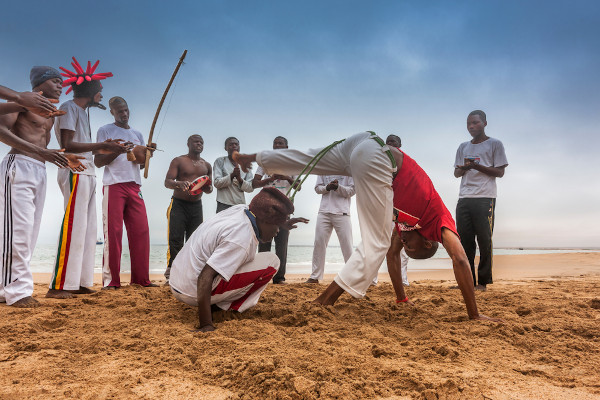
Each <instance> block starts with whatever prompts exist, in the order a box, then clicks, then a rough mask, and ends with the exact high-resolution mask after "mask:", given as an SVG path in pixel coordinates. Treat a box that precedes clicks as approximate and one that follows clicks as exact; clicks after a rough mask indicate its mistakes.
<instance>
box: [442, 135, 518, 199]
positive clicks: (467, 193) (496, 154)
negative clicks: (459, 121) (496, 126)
mask: <svg viewBox="0 0 600 400" xmlns="http://www.w3.org/2000/svg"><path fill="white" fill-rule="evenodd" d="M465 158H472V159H474V160H475V162H476V163H477V164H480V165H483V166H486V167H502V166H506V165H508V161H507V159H506V154H505V153H504V146H503V145H502V142H501V141H499V140H498V139H494V138H488V139H487V140H486V141H484V142H481V143H477V144H473V143H471V142H470V141H468V142H464V143H461V145H460V146H458V150H456V160H455V161H454V167H458V166H459V165H464V164H465ZM458 197H459V198H461V199H462V198H470V197H489V198H494V199H495V198H496V178H495V177H493V176H489V175H487V174H484V173H483V172H479V171H477V170H476V169H470V170H468V171H467V172H466V173H465V174H464V175H463V176H462V179H461V181H460V192H459V194H458Z"/></svg>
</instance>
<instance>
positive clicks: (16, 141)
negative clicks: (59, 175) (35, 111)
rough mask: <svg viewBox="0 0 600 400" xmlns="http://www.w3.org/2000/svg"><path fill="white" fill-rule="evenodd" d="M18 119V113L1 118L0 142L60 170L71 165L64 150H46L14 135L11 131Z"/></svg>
mask: <svg viewBox="0 0 600 400" xmlns="http://www.w3.org/2000/svg"><path fill="white" fill-rule="evenodd" d="M18 117H19V114H18V113H12V114H7V115H3V116H0V142H2V143H4V144H6V145H8V146H10V147H12V148H14V149H17V150H20V151H22V152H25V153H31V154H37V155H38V156H40V157H41V158H42V159H44V160H45V161H48V162H51V163H52V164H54V165H56V166H57V167H60V168H64V167H66V166H67V165H68V164H69V160H67V159H66V158H65V156H64V155H63V154H62V153H63V151H64V149H63V150H49V149H44V148H42V147H39V146H36V145H35V144H33V143H29V142H28V141H26V140H23V139H21V138H20V137H18V136H17V135H15V134H14V133H12V132H11V129H13V127H14V125H15V123H16V122H17V118H18Z"/></svg>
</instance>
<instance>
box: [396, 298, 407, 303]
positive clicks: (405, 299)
mask: <svg viewBox="0 0 600 400" xmlns="http://www.w3.org/2000/svg"><path fill="white" fill-rule="evenodd" d="M407 301H408V296H406V297H405V298H404V299H403V300H398V299H396V304H398V303H406V302H407Z"/></svg>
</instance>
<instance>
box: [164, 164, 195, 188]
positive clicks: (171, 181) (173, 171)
mask: <svg viewBox="0 0 600 400" xmlns="http://www.w3.org/2000/svg"><path fill="white" fill-rule="evenodd" d="M178 175H179V157H176V158H174V159H173V161H171V164H170V165H169V169H168V170H167V176H166V177H165V187H166V188H167V189H179V190H181V191H186V190H188V189H189V188H190V185H191V182H189V181H178V180H177V176H178Z"/></svg>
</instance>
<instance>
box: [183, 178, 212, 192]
mask: <svg viewBox="0 0 600 400" xmlns="http://www.w3.org/2000/svg"><path fill="white" fill-rule="evenodd" d="M210 184H211V180H210V178H209V176H208V175H203V176H199V177H198V178H196V179H194V180H193V181H192V183H191V185H190V188H189V189H188V191H189V193H190V194H191V195H192V196H196V195H199V194H200V193H202V187H203V186H204V185H210Z"/></svg>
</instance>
